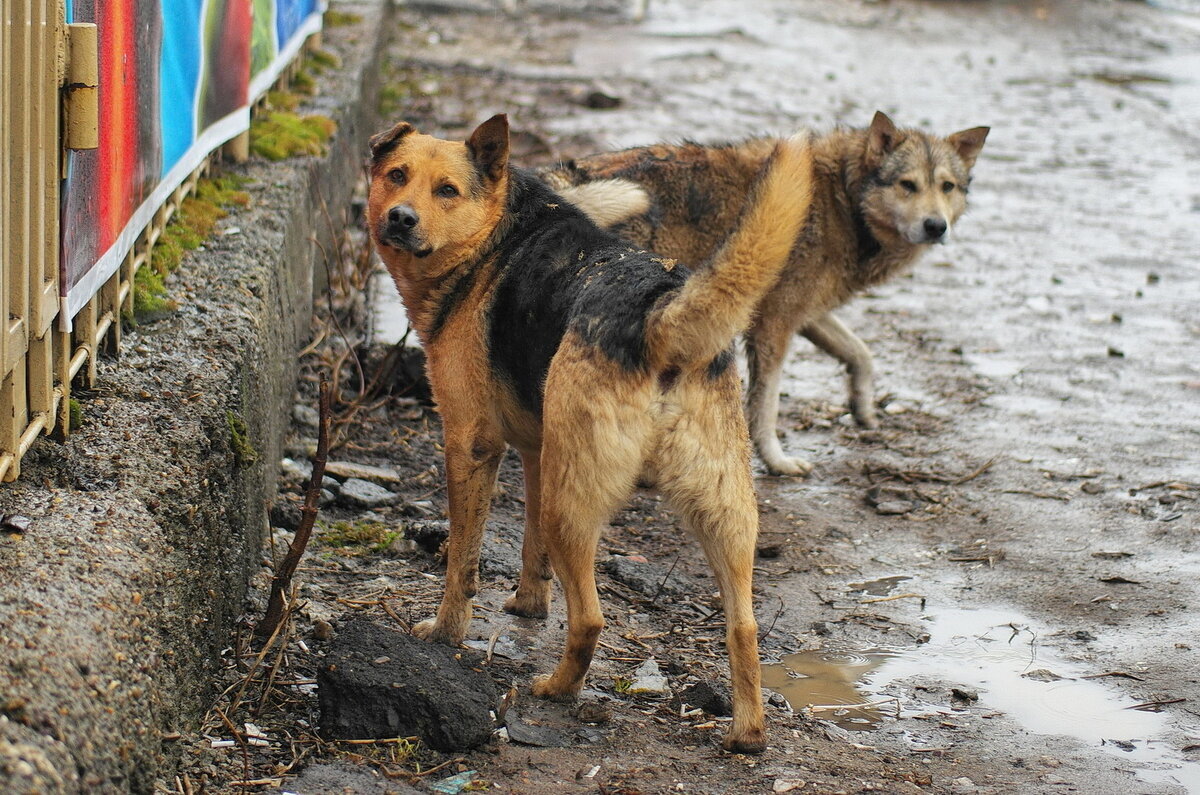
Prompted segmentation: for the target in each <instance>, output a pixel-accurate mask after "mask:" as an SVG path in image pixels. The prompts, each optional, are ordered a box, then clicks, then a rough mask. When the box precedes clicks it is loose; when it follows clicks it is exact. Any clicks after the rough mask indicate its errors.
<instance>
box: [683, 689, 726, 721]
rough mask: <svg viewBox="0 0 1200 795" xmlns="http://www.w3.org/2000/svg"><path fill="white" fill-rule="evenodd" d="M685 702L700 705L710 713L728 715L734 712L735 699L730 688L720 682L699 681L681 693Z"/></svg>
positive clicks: (695, 705)
mask: <svg viewBox="0 0 1200 795" xmlns="http://www.w3.org/2000/svg"><path fill="white" fill-rule="evenodd" d="M679 698H680V699H681V700H682V701H683V703H685V704H691V705H692V706H693V707H699V708H700V709H702V710H704V711H705V712H707V713H708V714H709V715H717V716H719V717H728V716H730V715H732V714H733V699H732V698H730V697H729V688H728V687H726V686H725V685H723V684H720V683H719V682H697V683H696V684H694V685H692V686H691V687H689V688H687V689H686V690H684V691H683V692H682V693H680V694H679Z"/></svg>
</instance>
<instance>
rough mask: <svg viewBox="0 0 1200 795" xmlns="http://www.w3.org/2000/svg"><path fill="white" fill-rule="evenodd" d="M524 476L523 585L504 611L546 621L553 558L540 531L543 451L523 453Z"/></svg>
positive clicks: (519, 584) (506, 604)
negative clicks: (551, 560) (551, 559)
mask: <svg viewBox="0 0 1200 795" xmlns="http://www.w3.org/2000/svg"><path fill="white" fill-rule="evenodd" d="M521 468H522V470H524V472H525V537H524V542H523V543H522V545H521V581H520V582H519V583H518V584H517V592H516V593H515V594H513V595H512V596H510V597H509V598H508V601H507V602H505V603H504V609H505V610H507V611H508V612H510V613H513V614H514V615H518V616H526V617H527V618H545V617H546V615H547V613H549V611H550V580H551V578H553V577H554V571H553V569H551V568H550V556H549V553H548V552H547V551H546V541H545V539H544V538H543V536H542V530H541V515H540V514H541V503H542V483H541V481H542V472H541V469H542V465H541V451H540V450H533V451H526V450H522V451H521Z"/></svg>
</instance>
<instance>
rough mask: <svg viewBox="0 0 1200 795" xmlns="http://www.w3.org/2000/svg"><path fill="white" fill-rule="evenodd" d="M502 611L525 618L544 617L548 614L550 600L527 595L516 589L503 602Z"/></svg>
mask: <svg viewBox="0 0 1200 795" xmlns="http://www.w3.org/2000/svg"><path fill="white" fill-rule="evenodd" d="M504 612H506V613H512V614H513V615H514V616H524V617H525V618H545V617H546V616H547V615H549V614H550V600H549V599H538V598H536V597H528V596H525V595H523V594H521V593H520V592H519V591H518V592H517V593H515V594H513V595H512V596H510V597H508V599H507V600H506V601H505V602H504Z"/></svg>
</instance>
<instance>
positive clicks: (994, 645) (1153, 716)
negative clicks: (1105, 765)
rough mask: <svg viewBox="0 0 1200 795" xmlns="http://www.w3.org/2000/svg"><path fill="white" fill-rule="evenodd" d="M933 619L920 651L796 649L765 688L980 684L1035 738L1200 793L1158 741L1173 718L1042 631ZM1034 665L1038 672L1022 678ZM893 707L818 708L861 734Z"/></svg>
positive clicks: (959, 613)
mask: <svg viewBox="0 0 1200 795" xmlns="http://www.w3.org/2000/svg"><path fill="white" fill-rule="evenodd" d="M927 619H928V620H929V624H928V630H929V634H930V639H929V642H928V643H926V644H924V645H922V646H920V647H919V648H917V649H913V650H905V651H901V652H896V651H886V650H883V651H881V650H871V651H868V652H864V653H862V654H838V653H831V652H804V653H801V654H796V655H789V656H787V657H784V658H783V659H782V660H781V661H780V662H779V663H776V664H772V665H767V666H764V668H763V684H764V686H766V687H769V688H771V689H772V690H775V691H777V692H779V693H781V694H782V695H783V696H784V697H785V698H787V699H788V703H789V704H791V705H792V707H793V708H794V709H800V708H803V707H806V706H809V705H814V704H815V705H819V706H832V705H837V704H864V703H871V702H874V701H877V700H878V698H877V697H876V696H874V695H873V693H878V692H879V691H881V690H883V689H884V688H886V687H887V686H888V685H890V684H892V683H893V682H897V681H901V680H904V679H908V678H910V677H920V678H921V679H922V680H925V681H928V680H931V679H933V680H938V681H940V682H944V683H946V684H948V685H954V686H958V687H965V688H970V689H975V690H977V691H978V692H979V699H980V703H983V704H986V705H987V706H988V707H990V708H994V709H996V710H998V711H1001V712H1004V713H1005V714H1006V715H1007V716H1008V717H1009V718H1011V719H1012V720H1014V721H1015V722H1017V723H1019V724H1020V725H1021V726H1023V727H1024V728H1026V729H1028V730H1029V731H1031V732H1033V733H1035V734H1042V735H1062V736H1066V737H1073V738H1075V739H1078V740H1080V741H1083V742H1085V743H1087V744H1088V745H1091V746H1093V747H1095V746H1099V747H1101V748H1102V749H1103V750H1105V751H1108V752H1109V753H1112V754H1115V755H1118V756H1120V757H1121V758H1123V759H1125V760H1128V761H1129V762H1132V763H1136V764H1139V765H1150V766H1151V769H1139V770H1136V771H1134V772H1135V773H1136V774H1137V775H1138V776H1139V777H1140V778H1141V779H1142V780H1143V781H1147V782H1151V783H1164V784H1179V785H1182V786H1184V787H1186V788H1187V789H1188V790H1189V791H1194V792H1200V764H1196V763H1194V762H1189V761H1187V760H1184V759H1180V758H1179V757H1178V756H1176V755H1175V752H1174V750H1173V749H1172V748H1170V747H1168V746H1167V744H1166V743H1165V742H1157V741H1155V740H1156V738H1159V737H1162V736H1164V735H1165V734H1166V733H1167V732H1168V730H1169V725H1168V721H1167V718H1166V716H1165V715H1162V714H1159V713H1154V712H1143V711H1139V710H1134V709H1130V707H1132V706H1133V704H1132V703H1129V702H1128V700H1127V699H1125V698H1123V697H1122V696H1120V695H1119V694H1117V693H1116V692H1114V691H1112V690H1110V689H1109V688H1108V687H1107V686H1105V685H1104V684H1102V683H1101V682H1100V681H1099V680H1088V679H1083V678H1081V677H1083V676H1085V675H1087V674H1088V673H1090V672H1089V671H1086V670H1084V669H1082V668H1080V667H1079V666H1078V665H1076V664H1075V663H1072V662H1070V661H1068V660H1064V659H1061V658H1059V657H1057V656H1056V655H1054V654H1053V653H1051V652H1049V651H1048V650H1047V649H1045V648H1043V647H1042V646H1041V645H1040V642H1039V640H1038V638H1039V637H1040V636H1041V635H1043V634H1045V632H1044V630H1043V629H1042V628H1040V627H1036V626H1034V625H1032V624H1031V622H1030V621H1029V619H1028V618H1026V617H1025V616H1022V615H1020V614H1019V613H1016V612H1012V611H1005V610H994V609H993V610H965V609H954V610H945V611H940V612H938V613H935V614H932V615H930V616H927ZM1035 671H1036V672H1038V675H1036V676H1035V677H1033V678H1030V677H1028V676H1023V674H1030V673H1033V672H1035ZM1043 671H1049V672H1051V674H1052V675H1046V674H1045V673H1042V672H1043ZM1054 676H1057V677H1061V678H1053V677H1054ZM1046 680H1050V681H1046ZM860 683H861V684H862V688H861V689H860V688H859V684H860ZM886 713H887V710H886V709H885V710H884V711H883V712H881V711H880V708H879V707H869V708H848V709H845V710H842V711H837V712H833V711H827V710H819V711H818V717H821V718H826V719H829V720H831V721H833V722H834V723H837V724H838V725H839V726H841V727H842V728H846V729H852V730H854V729H856V730H860V731H862V730H869V729H872V728H875V727H876V726H878V725H879V723H880V722H881V720H882V718H883V716H884V715H885V714H886ZM1114 740H1116V741H1119V742H1120V743H1121V745H1117V744H1114V743H1113V742H1112V741H1114Z"/></svg>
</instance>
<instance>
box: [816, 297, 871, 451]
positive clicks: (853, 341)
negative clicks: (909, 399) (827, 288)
mask: <svg viewBox="0 0 1200 795" xmlns="http://www.w3.org/2000/svg"><path fill="white" fill-rule="evenodd" d="M800 333H801V334H803V335H804V336H805V337H808V339H809V341H810V342H812V344H813V345H816V346H817V347H818V348H820V349H821V350H823V351H825V352H826V353H828V354H829V355H830V356H832V357H833V358H835V359H837V360H838V361H839V362H841V363H842V364H844V365H846V375H847V378H848V380H849V387H850V413H851V414H853V415H854V419H855V420H856V421H857V422H858V424H859V425H861V426H862V427H864V428H877V427H879V420H878V419H877V418H876V416H875V364H874V362H873V361H872V360H871V351H870V349H868V348H867V345H866V343H864V342H863V341H862V340H860V339H859V338H858V337H857V336H856V335H855V334H854V332H853V331H851V330H850V329H848V328H846V326H845V324H843V323H842V321H840V320H838V319H837V318H836V317H834V315H833V313H829V314H827V315H825V316H824V317H821V318H818V319H817V320H814V321H813V322H812V323H809V324H808V325H807V326H805V327H804V328H802V329H800Z"/></svg>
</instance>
